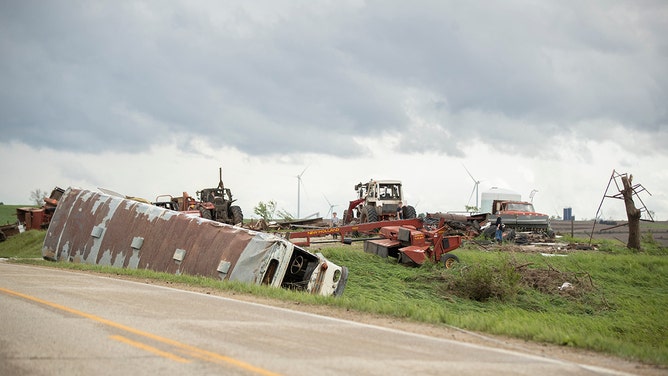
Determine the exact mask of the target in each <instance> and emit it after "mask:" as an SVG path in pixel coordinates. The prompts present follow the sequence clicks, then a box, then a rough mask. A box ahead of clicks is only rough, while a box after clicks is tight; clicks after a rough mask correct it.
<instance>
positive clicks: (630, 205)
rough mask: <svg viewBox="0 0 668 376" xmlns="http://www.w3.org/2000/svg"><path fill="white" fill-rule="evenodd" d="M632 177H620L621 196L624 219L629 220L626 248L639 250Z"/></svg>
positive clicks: (638, 220)
mask: <svg viewBox="0 0 668 376" xmlns="http://www.w3.org/2000/svg"><path fill="white" fill-rule="evenodd" d="M632 182H633V175H631V176H630V177H626V176H622V184H624V190H622V196H624V205H625V206H626V217H627V218H628V220H629V240H628V243H627V244H626V247H627V248H630V249H635V250H638V251H639V250H640V216H641V212H640V209H638V208H636V206H635V203H634V202H633V185H632Z"/></svg>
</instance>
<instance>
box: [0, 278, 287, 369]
mask: <svg viewBox="0 0 668 376" xmlns="http://www.w3.org/2000/svg"><path fill="white" fill-rule="evenodd" d="M0 291H2V292H4V293H6V294H8V295H14V296H18V297H21V298H23V299H27V300H31V301H33V302H37V303H40V304H44V305H46V306H49V307H52V308H56V309H59V310H61V311H65V312H68V313H71V314H73V315H77V316H81V317H85V318H87V319H89V320H92V321H95V322H98V323H101V324H104V325H107V326H110V327H113V328H116V329H120V330H123V331H126V332H128V333H132V334H135V335H138V336H141V337H145V338H150V339H152V340H154V341H158V342H161V343H164V344H167V345H171V346H174V347H177V348H180V349H182V350H185V351H186V352H187V353H190V354H193V355H194V354H197V357H199V358H201V359H204V360H209V361H219V362H223V363H227V364H231V365H234V366H236V367H239V368H242V369H244V370H246V371H250V372H253V373H256V374H258V375H263V376H278V375H279V374H278V373H274V372H271V371H268V370H266V369H264V368H260V367H256V366H254V365H252V364H248V363H246V362H243V361H241V360H238V359H234V358H231V357H229V356H225V355H220V354H217V353H214V352H211V351H207V350H203V349H200V348H197V347H195V346H191V345H187V344H185V343H181V342H178V341H175V340H173V339H169V338H165V337H161V336H158V335H155V334H151V333H148V332H144V331H142V330H139V329H135V328H132V327H129V326H126V325H123V324H120V323H117V322H114V321H111V320H107V319H105V318H102V317H98V316H95V315H92V314H90V313H86V312H82V311H78V310H76V309H74V308H70V307H66V306H63V305H60V304H57V303H52V302H49V301H46V300H43V299H40V298H37V297H34V296H30V295H26V294H22V293H20V292H16V291H12V290H7V289H4V288H2V287H0Z"/></svg>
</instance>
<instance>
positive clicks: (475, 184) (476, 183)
mask: <svg viewBox="0 0 668 376" xmlns="http://www.w3.org/2000/svg"><path fill="white" fill-rule="evenodd" d="M462 166H463V167H464V170H466V173H467V174H469V176H470V177H471V180H473V190H472V191H471V195H470V196H469V201H468V202H471V196H473V193H474V192H475V207H476V210H480V206H478V185H480V180H476V179H475V178H474V177H473V175H471V173H470V172H469V169H468V168H466V166H464V164H463V163H462Z"/></svg>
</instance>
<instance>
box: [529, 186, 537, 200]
mask: <svg viewBox="0 0 668 376" xmlns="http://www.w3.org/2000/svg"><path fill="white" fill-rule="evenodd" d="M536 192H538V190H537V189H534V190H532V191H531V193H529V198H530V199H531V202H533V196H535V195H536Z"/></svg>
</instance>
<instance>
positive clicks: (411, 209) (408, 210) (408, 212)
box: [401, 205, 417, 219]
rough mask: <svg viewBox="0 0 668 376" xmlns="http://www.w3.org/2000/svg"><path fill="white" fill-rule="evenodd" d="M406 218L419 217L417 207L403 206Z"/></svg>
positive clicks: (403, 214) (403, 213)
mask: <svg viewBox="0 0 668 376" xmlns="http://www.w3.org/2000/svg"><path fill="white" fill-rule="evenodd" d="M401 215H402V216H403V218H404V219H413V218H417V213H416V212H415V208H414V207H412V206H410V205H407V206H404V207H403V208H402V214H401Z"/></svg>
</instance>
